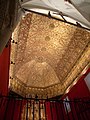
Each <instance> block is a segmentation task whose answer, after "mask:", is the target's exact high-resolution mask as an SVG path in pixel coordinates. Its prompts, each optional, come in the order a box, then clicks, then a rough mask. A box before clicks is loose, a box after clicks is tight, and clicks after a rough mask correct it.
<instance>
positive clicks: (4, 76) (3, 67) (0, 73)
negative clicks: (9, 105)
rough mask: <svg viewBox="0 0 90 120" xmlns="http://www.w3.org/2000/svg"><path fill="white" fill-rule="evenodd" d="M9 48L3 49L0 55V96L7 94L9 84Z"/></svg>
mask: <svg viewBox="0 0 90 120" xmlns="http://www.w3.org/2000/svg"><path fill="white" fill-rule="evenodd" d="M10 48H11V45H8V47H7V48H4V50H3V52H2V54H1V55H0V94H2V95H7V94H8V83H9V66H10Z"/></svg>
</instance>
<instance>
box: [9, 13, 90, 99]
mask: <svg viewBox="0 0 90 120" xmlns="http://www.w3.org/2000/svg"><path fill="white" fill-rule="evenodd" d="M13 39H14V40H15V41H17V43H18V44H17V45H14V44H12V51H11V60H12V61H14V62H15V65H11V70H10V74H11V76H12V77H13V80H11V81H12V82H11V88H12V89H14V90H15V89H16V88H15V84H16V83H17V81H19V82H20V83H19V84H20V85H23V86H24V90H26V91H25V95H28V94H32V95H35V94H38V95H41V96H42V95H43V94H44V95H46V96H47V95H48V96H49V97H52V96H56V95H60V94H63V92H64V90H65V89H66V88H67V86H68V84H66V82H67V79H69V77H68V75H69V74H70V72H72V70H73V68H74V67H75V65H76V64H77V63H79V62H80V61H79V60H80V58H81V56H82V55H83V54H85V50H86V48H87V47H88V45H89V44H90V43H89V42H90V33H89V32H88V31H86V30H83V29H81V28H77V27H75V26H71V25H68V24H66V23H63V22H60V21H57V20H53V19H50V18H48V17H45V16H42V15H37V14H31V13H30V14H27V15H26V16H25V17H24V18H22V20H21V22H20V23H19V25H18V26H17V28H16V30H15V31H14V33H13ZM88 50H89V49H88ZM89 52H90V50H89ZM89 52H88V55H89ZM86 65H87V64H83V66H82V69H83V68H84V67H85V66H86ZM80 72H81V71H79V73H80ZM77 74H78V72H77V71H76V74H75V76H73V77H72V76H70V81H73V79H74V78H75V77H76V76H77ZM66 78H67V79H66ZM71 78H72V79H71ZM13 82H15V83H13ZM12 84H13V85H14V87H13V86H12Z"/></svg>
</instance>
